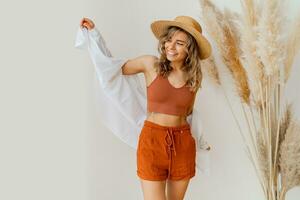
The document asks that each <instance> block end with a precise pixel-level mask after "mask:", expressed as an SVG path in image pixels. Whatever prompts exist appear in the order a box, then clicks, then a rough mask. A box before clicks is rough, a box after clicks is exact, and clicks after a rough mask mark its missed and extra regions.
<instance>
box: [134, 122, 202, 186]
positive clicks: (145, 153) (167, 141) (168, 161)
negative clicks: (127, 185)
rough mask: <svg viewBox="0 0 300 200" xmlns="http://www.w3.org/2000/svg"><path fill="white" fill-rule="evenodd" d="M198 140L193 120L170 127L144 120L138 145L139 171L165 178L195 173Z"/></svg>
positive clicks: (143, 176) (156, 178)
mask: <svg viewBox="0 0 300 200" xmlns="http://www.w3.org/2000/svg"><path fill="white" fill-rule="evenodd" d="M195 158H196V143H195V139H194V138H193V136H192V134H191V129H190V125H189V124H185V125H181V126H176V127H170V126H161V125H159V124H156V123H153V122H150V121H148V120H145V121H144V126H143V128H142V131H141V133H140V136H139V141H138V148H137V175H138V176H139V177H140V178H141V179H145V180H152V181H162V180H166V179H170V180H182V179H190V178H192V177H193V176H195V167H196V164H195Z"/></svg>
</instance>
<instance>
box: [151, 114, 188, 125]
mask: <svg viewBox="0 0 300 200" xmlns="http://www.w3.org/2000/svg"><path fill="white" fill-rule="evenodd" d="M147 120H148V121H151V122H153V123H156V124H159V125H161V126H181V125H185V124H187V123H188V122H187V121H186V116H178V115H169V114H164V113H158V112H147Z"/></svg>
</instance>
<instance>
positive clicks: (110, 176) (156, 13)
mask: <svg viewBox="0 0 300 200" xmlns="http://www.w3.org/2000/svg"><path fill="white" fill-rule="evenodd" d="M213 2H214V3H215V4H217V5H218V6H219V7H223V6H227V7H229V8H231V9H233V10H235V11H237V12H238V11H239V10H240V5H239V1H237V0H214V1H213ZM289 4H290V6H289V10H288V11H287V16H288V17H289V18H293V17H294V16H295V14H296V12H297V11H298V12H299V8H300V2H299V1H297V0H291V1H290V3H289ZM177 15H190V16H192V17H195V18H197V19H199V16H200V7H199V3H198V1H197V0H185V1H183V0H165V1H159V0H151V1H150V0H148V1H146V0H127V1H122V0H97V1H96V0H87V1H78V0H77V1H71V0H68V1H58V0H52V1H38V0H29V1H24V2H23V1H14V0H12V1H3V0H2V1H1V2H0V17H1V19H2V20H1V21H2V23H1V37H0V44H1V45H0V50H1V51H0V53H1V59H0V91H1V93H0V95H1V96H0V199H3V200H20V199H22V200H27V199H28V200H54V199H55V200H99V199H101V200H102V199H103V200H116V199H126V200H140V199H142V191H141V187H140V182H139V179H138V177H137V176H136V171H135V170H136V154H135V150H133V149H131V148H130V147H128V146H126V145H125V144H124V143H122V142H121V141H120V140H119V139H117V138H116V137H115V136H114V135H112V133H111V132H110V131H108V130H107V129H106V128H105V126H104V125H103V124H101V119H100V118H99V116H98V113H97V107H96V104H97V103H96V97H95V95H94V91H93V90H94V84H95V82H96V80H95V74H94V69H93V65H92V62H91V60H90V59H89V56H88V54H87V52H84V51H80V50H78V49H75V48H74V40H75V34H76V31H77V28H78V26H79V21H80V20H81V18H82V17H89V18H91V19H93V20H94V22H95V23H96V25H97V27H98V29H99V30H100V32H101V33H102V35H103V37H104V39H105V40H106V42H107V45H108V47H109V48H110V49H111V51H112V53H113V55H115V56H116V57H123V58H124V57H125V58H126V57H128V58H131V57H136V56H139V55H142V54H154V55H156V54H157V50H156V45H157V41H156V39H155V38H154V36H153V35H152V33H151V31H150V23H151V22H152V21H153V20H157V19H172V18H174V17H175V16H177ZM202 24H203V23H202ZM203 26H204V25H203ZM204 34H206V32H205V26H204ZM206 35H207V34H206ZM299 64H300V60H299V56H298V60H297V61H296V64H295V66H294V68H293V72H292V76H291V79H290V83H289V85H290V88H289V92H290V94H291V98H292V99H293V100H294V101H295V102H299V100H300V99H299V95H296V91H297V89H298V90H299V80H297V76H296V75H295V74H299V72H300V69H299V68H297V65H299ZM203 86H204V87H203V90H202V91H200V92H201V94H200V95H201V105H200V108H201V112H202V120H203V125H204V130H205V132H206V137H207V140H208V141H209V142H210V143H211V144H212V145H213V151H212V152H211V176H209V177H206V176H202V175H197V176H196V177H195V178H193V179H192V181H191V183H190V186H189V188H188V191H187V194H186V198H185V199H187V200H220V199H222V200H263V196H262V192H261V190H260V187H259V183H258V180H257V178H256V176H255V173H254V170H253V168H252V166H251V164H250V162H249V160H248V159H247V157H246V155H245V153H244V149H243V143H242V140H241V139H240V136H239V133H238V129H237V127H236V125H235V123H234V119H233V117H232V115H231V112H230V110H229V107H228V105H227V103H226V100H225V98H224V95H223V93H222V91H220V89H217V88H215V87H213V86H212V85H211V84H210V83H209V82H208V81H207V80H204V83H203ZM296 109H297V114H298V116H300V115H299V114H300V112H299V105H298V107H297V108H296ZM299 198H300V190H299V188H296V189H294V190H293V191H291V192H290V193H288V198H287V200H298V199H299Z"/></svg>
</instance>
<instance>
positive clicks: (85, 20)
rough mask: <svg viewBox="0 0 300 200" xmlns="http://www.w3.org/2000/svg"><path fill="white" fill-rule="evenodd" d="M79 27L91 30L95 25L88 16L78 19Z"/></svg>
mask: <svg viewBox="0 0 300 200" xmlns="http://www.w3.org/2000/svg"><path fill="white" fill-rule="evenodd" d="M80 27H81V28H84V27H85V28H87V29H88V30H92V29H93V28H94V27H95V24H94V22H93V21H92V20H90V19H89V18H86V17H84V18H82V20H81V21H80Z"/></svg>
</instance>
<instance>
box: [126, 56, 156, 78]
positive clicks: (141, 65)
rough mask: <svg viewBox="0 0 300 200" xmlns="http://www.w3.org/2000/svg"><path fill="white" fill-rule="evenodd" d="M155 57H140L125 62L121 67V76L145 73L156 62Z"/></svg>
mask: <svg viewBox="0 0 300 200" xmlns="http://www.w3.org/2000/svg"><path fill="white" fill-rule="evenodd" d="M157 59H158V58H157V57H156V56H152V55H141V56H138V57H136V58H133V59H129V60H127V62H126V63H125V64H124V66H122V71H123V74H127V75H129V74H136V73H140V72H144V73H147V72H148V71H149V68H151V67H153V65H154V63H155V62H156V61H157Z"/></svg>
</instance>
